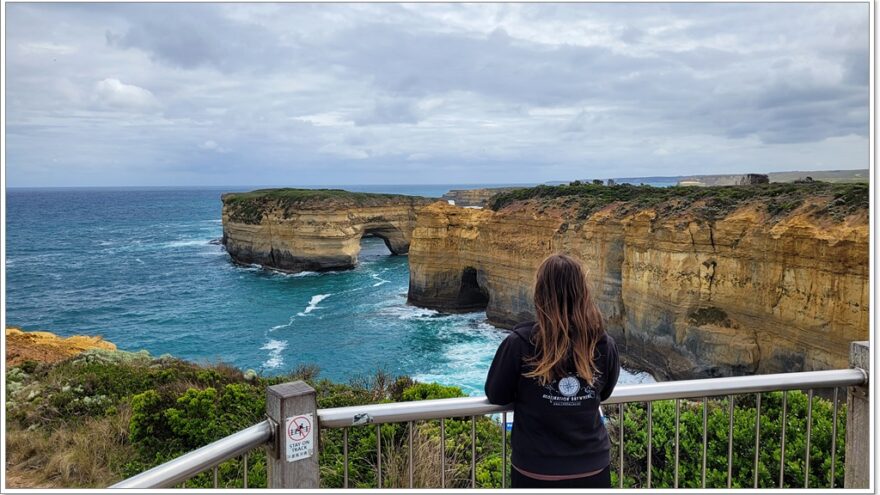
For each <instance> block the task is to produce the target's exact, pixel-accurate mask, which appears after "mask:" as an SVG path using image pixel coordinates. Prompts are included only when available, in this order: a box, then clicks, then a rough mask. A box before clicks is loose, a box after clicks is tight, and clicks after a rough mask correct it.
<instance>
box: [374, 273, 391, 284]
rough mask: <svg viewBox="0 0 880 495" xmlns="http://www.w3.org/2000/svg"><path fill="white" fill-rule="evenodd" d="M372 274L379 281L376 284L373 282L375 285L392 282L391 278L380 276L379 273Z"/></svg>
mask: <svg viewBox="0 0 880 495" xmlns="http://www.w3.org/2000/svg"><path fill="white" fill-rule="evenodd" d="M383 271H384V270H383ZM370 276H371V277H372V278H373V279H375V280H377V282H376V283H375V284H373V287H379V286H380V285H384V284H388V283H391V281H390V280H385V279H384V278H382V277H380V276H379V274H378V273H373V274H371V275H370Z"/></svg>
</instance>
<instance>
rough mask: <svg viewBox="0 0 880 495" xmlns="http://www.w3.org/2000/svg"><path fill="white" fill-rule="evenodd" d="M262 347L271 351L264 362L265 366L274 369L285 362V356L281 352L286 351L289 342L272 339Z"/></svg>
mask: <svg viewBox="0 0 880 495" xmlns="http://www.w3.org/2000/svg"><path fill="white" fill-rule="evenodd" d="M260 349H263V350H266V351H269V356H268V357H267V358H266V361H265V362H263V367H264V368H269V369H274V368H278V367H279V366H281V365H282V364H284V358H283V357H282V356H281V353H282V352H284V349H287V342H284V341H281V340H272V339H270V340H269V341H268V342H266V344H265V345H263V347H260Z"/></svg>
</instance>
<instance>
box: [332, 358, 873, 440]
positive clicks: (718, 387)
mask: <svg viewBox="0 0 880 495" xmlns="http://www.w3.org/2000/svg"><path fill="white" fill-rule="evenodd" d="M867 380H868V375H867V374H866V373H865V372H864V370H861V369H841V370H827V371H802V372H796V373H776V374H771V375H750V376H731V377H723V378H702V379H696V380H679V381H670V382H657V383H642V384H638V385H620V386H618V387H617V388H615V389H614V393H612V394H611V397H609V398H608V399H607V400H606V401H605V402H603V404H619V403H621V402H647V401H654V400H664V399H694V398H702V397H715V396H721V395H737V394H750V393H757V392H773V391H782V390H796V389H807V388H815V389H819V388H834V387H847V386H851V385H861V384H864V383H866V382H867ZM511 409H512V406H511V405H509V404H508V405H503V406H501V405H497V404H491V403H490V402H489V400H488V399H487V398H486V397H460V398H454V399H436V400H421V401H412V402H392V403H386V404H368V405H363V406H348V407H336V408H332V409H318V419H319V425H320V426H321V427H322V428H343V427H346V426H353V425H359V424H382V423H401V422H406V421H421V420H428V419H440V418H453V417H467V416H480V415H483V414H492V413H499V412H504V411H510V410H511Z"/></svg>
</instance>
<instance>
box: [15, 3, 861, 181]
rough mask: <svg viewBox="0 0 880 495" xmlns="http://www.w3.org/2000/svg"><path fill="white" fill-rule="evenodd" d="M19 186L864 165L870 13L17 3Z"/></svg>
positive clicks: (845, 7) (715, 7)
mask: <svg viewBox="0 0 880 495" xmlns="http://www.w3.org/2000/svg"><path fill="white" fill-rule="evenodd" d="M5 13H6V15H5V22H6V30H7V31H6V42H7V43H6V58H5V64H6V67H5V68H6V78H7V79H6V83H7V86H6V103H7V107H6V144H7V147H6V150H5V151H6V173H7V180H8V182H7V183H8V185H10V186H73V185H93V186H100V185H254V184H278V185H282V184H283V185H313V184H413V183H444V184H448V183H519V182H543V181H550V180H570V179H575V178H606V177H632V176H649V175H679V174H693V173H738V172H753V171H781V170H818V169H852V168H867V166H868V160H869V158H868V130H869V129H868V120H869V114H868V95H869V92H868V80H869V51H868V48H869V47H868V40H869V11H868V4H867V3H863V4H856V3H849V4H816V3H810V4H515V5H505V4H467V5H465V4H405V5H399V4H346V5H342V4H277V5H276V4H250V5H239V4H228V3H226V4H6V12H5Z"/></svg>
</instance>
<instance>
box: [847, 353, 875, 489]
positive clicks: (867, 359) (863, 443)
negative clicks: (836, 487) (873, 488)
mask: <svg viewBox="0 0 880 495" xmlns="http://www.w3.org/2000/svg"><path fill="white" fill-rule="evenodd" d="M849 366H850V368H861V369H863V370H865V372H866V373H869V372H870V371H871V348H870V344H869V343H868V341H860V342H852V343H850V347H849ZM869 386H870V383H866V384H864V385H861V386H857V387H849V389H848V390H847V394H846V461H845V462H846V465H845V469H846V473H845V474H844V481H843V486H844V488H869V486H868V485H869V483H870V479H871V464H870V462H871V441H872V440H873V439H872V438H871V434H870V424H871V400H870V396H869V393H868V390H869Z"/></svg>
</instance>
